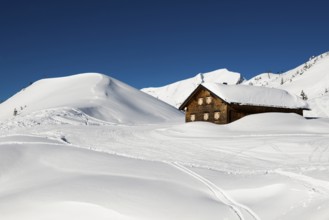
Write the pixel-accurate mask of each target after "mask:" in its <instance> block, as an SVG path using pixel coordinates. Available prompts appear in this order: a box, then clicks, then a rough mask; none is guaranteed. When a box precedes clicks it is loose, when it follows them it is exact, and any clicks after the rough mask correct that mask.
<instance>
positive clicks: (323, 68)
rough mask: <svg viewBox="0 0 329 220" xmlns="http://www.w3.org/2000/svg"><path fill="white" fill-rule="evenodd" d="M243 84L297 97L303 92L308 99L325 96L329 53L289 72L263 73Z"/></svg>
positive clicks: (327, 91) (328, 77)
mask: <svg viewBox="0 0 329 220" xmlns="http://www.w3.org/2000/svg"><path fill="white" fill-rule="evenodd" d="M243 84H249V85H254V86H266V87H274V88H279V89H284V90H287V91H289V92H291V93H293V94H296V95H300V94H301V91H302V90H303V91H304V93H305V94H306V96H307V97H308V99H312V98H316V97H320V96H323V95H324V94H325V93H329V52H327V53H324V54H321V55H319V56H317V57H311V58H310V59H309V60H308V61H307V62H305V63H303V64H302V65H300V66H298V67H296V68H294V69H292V70H289V71H287V72H284V73H281V74H273V73H262V74H259V75H257V76H255V77H253V78H252V79H250V80H248V81H245V82H243Z"/></svg>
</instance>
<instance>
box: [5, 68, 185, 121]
mask: <svg viewBox="0 0 329 220" xmlns="http://www.w3.org/2000/svg"><path fill="white" fill-rule="evenodd" d="M58 108H59V109H68V111H70V112H74V111H79V112H82V113H84V114H85V115H87V116H89V117H92V118H96V119H99V120H103V121H107V122H114V123H124V124H135V123H157V122H161V121H172V120H183V115H182V114H181V113H180V112H179V111H177V110H176V109H174V108H173V107H171V106H169V105H168V104H166V103H164V102H162V101H160V100H157V99H155V98H153V97H150V96H148V95H146V94H145V93H143V92H140V91H139V90H137V89H135V88H132V87H131V86H128V85H127V84H125V83H123V82H120V81H119V80H116V79H114V78H111V77H108V76H105V75H102V74H98V73H85V74H78V75H73V76H69V77H61V78H52V79H43V80H39V81H37V82H35V83H33V84H32V85H30V86H29V87H27V88H25V89H24V90H22V91H20V92H18V93H17V94H16V95H14V96H13V97H11V98H10V99H8V100H7V101H6V102H4V103H2V104H1V105H0V120H6V119H11V118H13V117H14V114H15V115H16V114H17V115H20V116H24V115H28V114H30V113H33V112H38V111H43V110H46V109H58ZM15 109H16V110H15ZM16 111H17V113H16ZM59 111H60V110H59Z"/></svg>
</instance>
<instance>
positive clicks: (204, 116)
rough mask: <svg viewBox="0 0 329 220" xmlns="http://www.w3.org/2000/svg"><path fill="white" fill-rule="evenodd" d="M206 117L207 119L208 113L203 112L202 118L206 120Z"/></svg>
mask: <svg viewBox="0 0 329 220" xmlns="http://www.w3.org/2000/svg"><path fill="white" fill-rule="evenodd" d="M208 119H209V113H204V114H203V120H205V121H208Z"/></svg>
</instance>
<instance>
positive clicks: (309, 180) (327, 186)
mask: <svg viewBox="0 0 329 220" xmlns="http://www.w3.org/2000/svg"><path fill="white" fill-rule="evenodd" d="M275 173H277V174H279V175H282V176H286V177H288V178H290V179H292V180H295V181H298V182H300V183H302V184H303V185H304V186H305V187H306V188H309V189H312V190H313V191H316V192H318V193H321V194H326V195H329V182H327V181H324V180H319V179H315V178H313V177H310V176H306V175H303V174H298V173H294V172H289V171H283V170H279V169H278V170H276V171H275Z"/></svg>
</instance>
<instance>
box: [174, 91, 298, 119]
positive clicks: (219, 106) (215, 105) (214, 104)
mask: <svg viewBox="0 0 329 220" xmlns="http://www.w3.org/2000/svg"><path fill="white" fill-rule="evenodd" d="M179 109H180V110H184V111H185V121H186V122H193V121H208V122H212V123H215V124H227V123H230V122H233V121H236V120H238V119H240V118H242V117H244V116H247V115H250V114H257V113H265V112H285V113H296V114H299V115H303V109H289V108H277V107H270V106H253V105H240V104H239V103H228V102H226V101H224V100H223V99H222V98H220V97H218V96H217V95H216V94H214V93H212V92H211V91H209V90H208V89H207V88H205V87H203V86H202V85H199V87H198V88H197V89H196V90H194V92H193V93H192V94H191V95H190V96H189V97H188V98H187V99H186V100H185V102H184V103H183V104H182V105H181V106H180V107H179Z"/></svg>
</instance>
